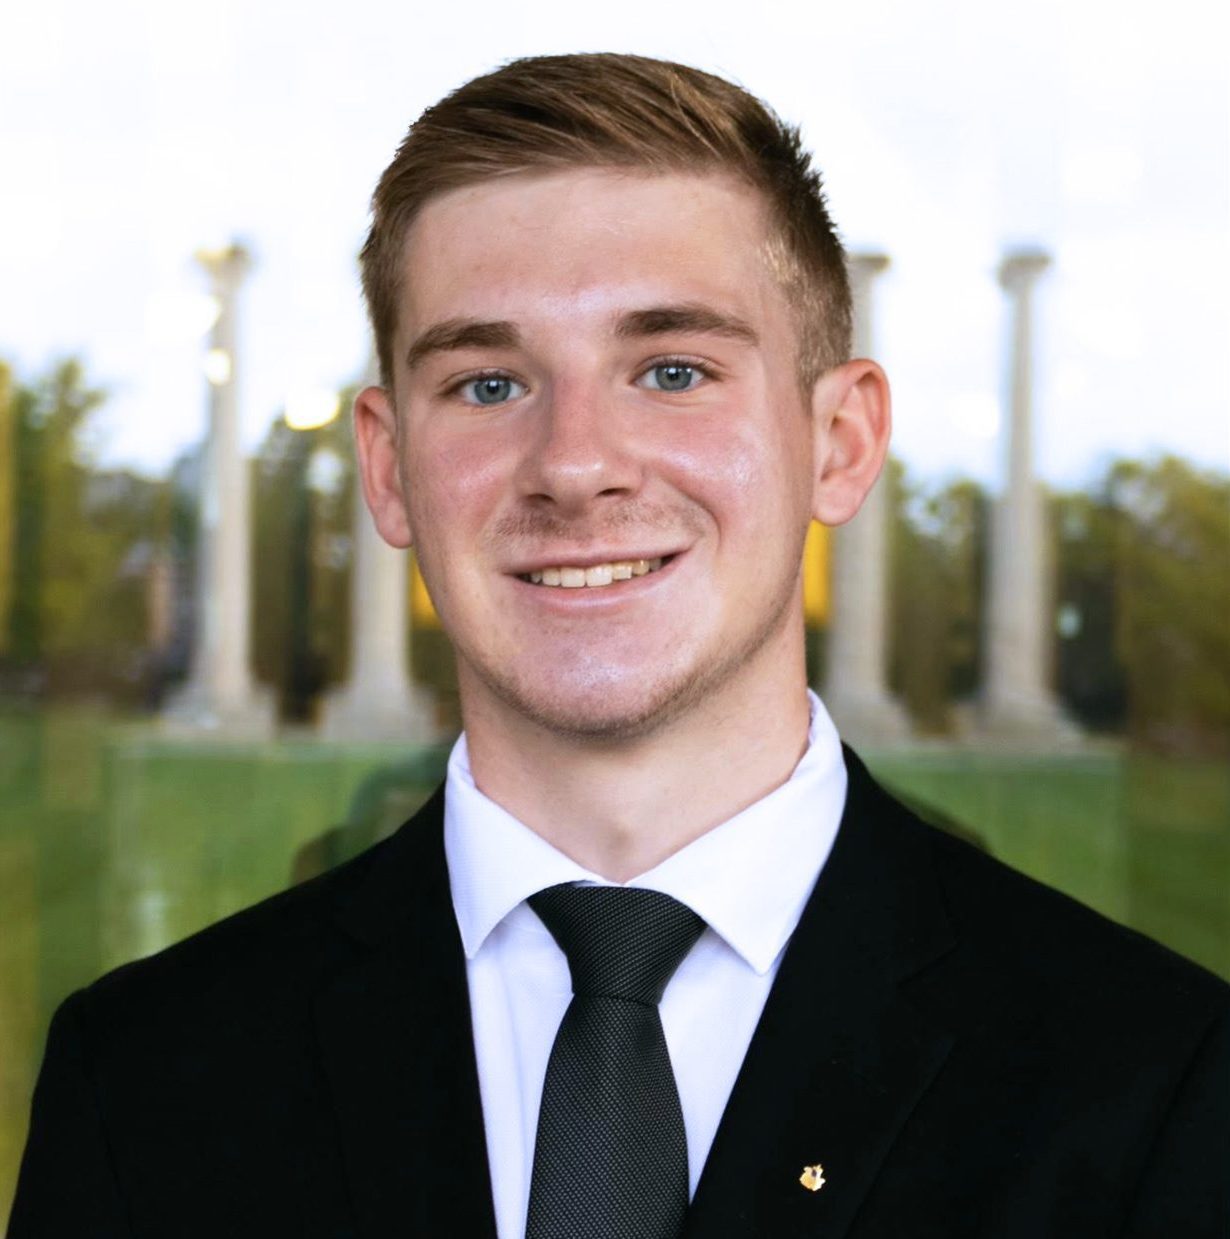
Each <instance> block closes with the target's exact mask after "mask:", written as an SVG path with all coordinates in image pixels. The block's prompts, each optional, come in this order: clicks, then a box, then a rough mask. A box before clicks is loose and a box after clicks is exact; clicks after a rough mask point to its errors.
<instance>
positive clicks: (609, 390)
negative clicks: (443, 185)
mask: <svg viewBox="0 0 1230 1239" xmlns="http://www.w3.org/2000/svg"><path fill="white" fill-rule="evenodd" d="M765 240H766V225H765V221H764V210H763V207H762V205H761V202H760V200H759V198H758V197H757V196H756V195H755V194H754V193H753V192H752V191H750V190H748V189H745V188H743V187H742V186H739V185H737V184H735V183H734V182H732V181H729V180H727V179H725V178H719V177H707V176H706V177H700V176H683V175H669V176H663V175H657V176H648V175H623V174H619V173H614V172H607V171H599V170H579V171H569V172H563V173H555V174H549V175H533V176H517V177H510V178H507V179H504V180H499V181H495V182H493V183H491V184H487V185H482V186H477V187H472V188H466V189H461V190H456V191H453V192H451V193H449V194H447V195H444V196H442V197H440V198H438V199H436V200H434V201H432V202H430V203H429V204H428V205H427V206H426V207H425V209H424V210H423V212H422V213H421V215H420V216H419V218H418V219H417V220H416V222H415V223H414V225H413V227H412V228H411V230H410V233H409V235H408V238H407V244H406V251H405V267H404V271H403V279H404V288H405V294H404V301H403V305H402V311H401V316H400V322H399V330H398V336H397V339H396V341H395V347H394V354H395V358H396V367H397V368H396V373H395V391H396V400H395V410H394V411H395V418H393V419H391V424H392V425H394V426H395V433H396V452H397V467H398V471H399V489H400V494H399V500H398V503H397V504H396V505H395V507H398V508H400V509H401V510H400V511H398V512H397V513H396V515H395V516H387V515H386V517H385V518H384V519H383V520H382V521H381V527H382V531H383V532H384V533H385V534H386V536H387V537H390V539H391V540H393V541H395V542H404V541H405V540H406V536H407V535H408V537H409V539H410V540H411V541H412V542H413V545H414V547H415V549H416V553H417V555H418V559H419V564H420V566H421V569H422V572H423V575H424V578H425V580H426V582H427V585H428V588H429V590H430V592H431V595H432V598H433V600H434V602H435V605H436V608H437V610H438V612H439V614H440V616H441V619H442V621H443V624H444V627H445V629H446V630H447V632H448V633H449V634H450V636H451V637H452V639H453V642H454V644H455V647H456V650H457V653H458V658H459V675H460V681H461V689H462V700H463V706H464V707H465V709H466V711H467V714H469V713H470V712H471V711H474V710H476V709H486V710H496V711H498V712H502V713H503V714H504V715H505V716H506V717H514V718H518V719H521V720H526V719H528V720H532V721H533V722H535V723H537V724H539V725H542V726H545V727H547V728H548V729H550V730H552V731H556V732H563V733H571V734H583V735H591V736H607V737H622V736H630V735H637V734H645V733H646V732H648V731H652V730H653V729H654V728H655V727H656V726H658V725H660V724H662V723H664V722H666V721H668V720H671V719H673V718H675V717H677V716H678V715H679V714H680V712H681V711H685V710H687V709H688V708H689V707H691V706H693V705H695V704H696V703H697V702H699V701H701V700H704V699H706V698H708V699H709V700H710V701H712V700H713V699H714V698H713V694H715V693H720V692H721V691H722V690H729V689H731V688H732V687H734V686H737V685H738V684H740V683H744V682H746V683H752V682H754V678H755V677H757V676H760V677H762V678H763V676H764V675H765V673H766V671H768V672H770V673H772V672H780V671H781V670H782V669H783V667H786V668H787V669H788V670H789V671H790V672H791V673H792V674H797V673H801V665H802V626H801V618H800V616H799V608H798V606H797V597H798V588H799V572H800V567H799V565H800V558H801V549H802V544H803V539H804V536H805V533H806V528H807V524H808V521H809V518H810V515H811V507H812V491H813V482H812V479H813V472H814V448H815V444H814V442H813V437H814V433H815V422H814V420H813V416H812V410H811V408H810V407H809V403H808V401H807V399H806V398H805V397H804V395H803V394H802V393H801V391H800V387H799V382H798V362H797V357H796V340H797V336H796V331H795V327H794V323H793V320H792V316H791V311H790V308H789V306H788V304H787V302H786V300H785V297H784V295H783V293H782V291H781V289H780V287H779V286H778V285H777V283H776V282H775V281H774V280H773V279H772V277H771V275H770V273H769V271H768V269H767V266H766V262H765V258H764V246H765ZM403 513H404V519H405V525H404V526H403V525H402V524H401V521H402V515H403ZM658 565H660V566H658ZM646 566H648V569H649V570H648V571H646ZM578 582H583V583H582V584H578ZM770 678H772V676H771V675H770ZM510 711H511V715H510V714H509V712H510Z"/></svg>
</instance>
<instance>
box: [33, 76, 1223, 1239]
mask: <svg viewBox="0 0 1230 1239" xmlns="http://www.w3.org/2000/svg"><path fill="white" fill-rule="evenodd" d="M363 264H364V284H365V290H366V293H367V297H368V302H369V307H370V310H371V315H372V321H373V325H374V328H375V332H376V339H377V343H378V349H379V354H380V361H381V369H382V376H383V377H382V386H381V387H378V388H376V387H373V388H368V389H367V390H365V391H364V392H362V393H361V394H360V396H359V398H358V400H357V403H356V408H355V417H356V431H357V442H358V450H359V459H360V463H361V467H362V476H363V486H364V491H365V494H366V496H367V500H368V503H369V505H370V507H371V510H372V513H373V516H374V519H375V521H376V523H377V526H378V527H379V529H380V532H381V533H382V534H383V535H384V537H385V538H386V539H387V540H388V541H389V542H391V543H392V544H393V545H394V546H398V547H409V546H413V547H414V548H415V551H416V554H417V555H418V558H419V562H420V564H421V566H422V570H423V573H424V576H425V579H426V581H427V583H428V585H429V587H430V590H431V593H432V597H433V599H434V601H435V604H436V607H437V609H438V611H439V613H440V616H441V618H442V621H443V623H444V626H445V628H446V629H447V631H448V632H449V634H450V636H451V637H452V639H453V642H454V644H455V647H456V651H457V660H458V677H459V685H460V690H461V702H462V712H463V718H464V723H465V734H464V736H463V738H462V739H461V740H460V741H459V742H458V745H457V747H456V749H455V750H454V752H453V755H452V758H451V761H450V766H449V773H448V780H447V783H446V785H445V787H444V789H443V791H442V793H440V794H437V796H436V797H435V798H434V799H433V800H432V801H431V802H430V803H429V804H428V805H427V806H426V807H425V808H424V809H423V810H422V811H421V812H420V813H419V814H418V815H417V816H416V817H415V818H414V819H413V820H412V821H411V822H410V823H409V824H408V825H407V826H405V827H404V828H403V829H402V830H401V831H400V832H399V833H398V834H397V835H396V836H395V837H394V838H393V839H391V840H390V841H388V842H387V843H384V844H382V845H380V846H378V847H377V848H375V849H373V850H372V851H371V852H369V853H367V854H366V855H364V856H363V857H361V858H360V859H359V860H357V861H356V862H354V863H352V864H350V865H348V866H346V867H344V868H343V869H341V870H338V871H335V872H334V873H332V874H329V875H326V876H325V877H324V878H322V879H318V880H316V881H315V882H312V883H309V884H307V885H306V886H304V887H300V888H297V889H295V890H293V891H291V892H288V893H287V894H285V895H283V896H281V897H279V898H277V899H274V900H272V901H270V902H268V903H266V904H263V905H261V906H259V907H258V908H255V909H253V910H251V911H249V912H247V913H244V914H242V915H240V916H238V917H235V918H232V919H231V920H229V921H227V922H224V923H223V924H221V925H219V926H215V927H214V928H213V929H212V930H209V931H207V932H206V933H204V934H201V935H198V936H197V937H195V938H193V939H190V940H189V941H188V942H186V943H183V944H181V945H180V946H178V947H176V948H173V949H172V950H170V951H167V952H164V953H163V954H161V955H159V956H156V957H154V958H153V959H150V960H146V961H143V962H141V963H138V964H135V965H132V966H130V967H128V968H126V969H122V970H120V972H118V973H116V974H113V975H112V976H110V977H108V978H104V979H103V980H102V981H100V982H98V983H97V984H96V985H94V986H92V987H90V988H89V989H88V990H85V991H83V992H82V993H79V994H77V995H74V996H73V997H72V998H70V999H69V1000H68V1002H67V1003H65V1005H64V1007H63V1008H62V1009H61V1011H60V1012H59V1014H58V1015H57V1018H56V1021H55V1023H54V1025H53V1028H52V1032H51V1036H50V1039H49V1046H48V1051H47V1058H46V1063H45V1066H44V1069H43V1073H42V1077H41V1079H40V1083H39V1087H38V1092H37V1095H36V1098H35V1105H34V1118H33V1124H32V1131H31V1137H30V1144H29V1149H28V1152H27V1157H26V1162H25V1165H24V1168H23V1174H22V1180H21V1185H20V1188H19V1192H18V1200H17V1205H16V1209H15V1213H14V1222H13V1232H12V1233H13V1235H14V1236H15V1237H16V1239H26V1237H27V1236H33V1235H70V1234H71V1235H76V1234H81V1235H86V1234H88V1235H91V1236H112V1235H117V1236H118V1235H125V1236H127V1235H134V1236H135V1235H172V1234H173V1235H191V1236H195V1235H201V1236H205V1235H209V1236H217V1235H222V1234H225V1235H312V1236H316V1235H321V1236H323V1235H330V1236H333V1235H366V1236H375V1235H437V1234H448V1235H460V1236H470V1235H475V1236H479V1235H481V1236H494V1235H498V1236H499V1239H516V1237H518V1236H521V1235H522V1234H526V1235H529V1236H531V1237H532V1239H548V1237H549V1239H565V1237H577V1236H595V1237H606V1236H627V1237H628V1239H633V1237H636V1239H659V1237H661V1239H666V1237H668V1236H670V1237H674V1236H678V1235H680V1234H686V1235H688V1236H696V1237H698V1239H699V1237H703V1236H714V1237H716V1236H772V1237H774V1239H777V1237H778V1236H786V1235H799V1236H803V1235H816V1236H821V1235H822V1236H826V1237H829V1239H833V1237H836V1236H844V1235H849V1236H859V1237H862V1239H871V1237H873V1236H885V1237H886V1236H894V1237H895V1236H901V1235H910V1236H916V1235H936V1236H941V1235H942V1236H953V1235H962V1236H995V1237H997V1239H999V1237H1003V1236H1039V1235H1064V1236H1068V1235H1071V1236H1082V1237H1083V1236H1094V1235H1128V1236H1145V1235H1166V1236H1175V1235H1210V1236H1212V1235H1216V1234H1222V1233H1224V1229H1225V1225H1226V1222H1227V1216H1228V1215H1227V1206H1226V1168H1227V1161H1226V1158H1227V1152H1228V1136H1227V1131H1228V1128H1230V1117H1228V1111H1230V1065H1228V1064H1230V1002H1228V1001H1227V989H1226V987H1225V986H1224V985H1222V984H1221V983H1220V982H1219V981H1217V980H1216V979H1214V978H1213V977H1211V976H1209V975H1207V974H1206V973H1204V972H1202V971H1201V970H1199V969H1197V968H1195V967H1194V966H1192V965H1189V964H1187V963H1185V962H1183V961H1181V960H1179V959H1177V958H1176V957H1174V956H1172V955H1170V954H1169V953H1167V952H1165V951H1163V950H1162V949H1161V948H1159V947H1156V946H1154V945H1153V944H1150V943H1148V942H1146V941H1144V940H1143V939H1140V938H1139V937H1137V936H1135V935H1133V934H1130V933H1128V932H1127V931H1124V930H1121V929H1119V928H1116V927H1114V926H1112V925H1110V924H1109V923H1107V922H1104V921H1102V920H1101V919H1099V918H1097V917H1095V916H1094V915H1093V914H1091V913H1089V912H1087V911H1085V910H1083V909H1081V908H1079V907H1078V906H1077V905H1075V904H1073V903H1071V902H1070V901H1068V900H1066V899H1064V898H1062V897H1060V896H1058V895H1055V894H1053V893H1051V892H1048V891H1046V890H1044V889H1043V888H1041V887H1038V886H1036V885H1035V884H1033V883H1031V882H1029V881H1028V880H1026V879H1024V878H1022V877H1020V876H1018V875H1015V874H1013V873H1012V872H1010V871H1008V870H1006V869H1004V868H1003V867H1001V866H999V865H997V864H996V863H995V862H993V861H991V860H989V859H987V858H986V857H984V856H982V855H980V854H979V853H977V852H975V851H973V850H972V849H970V848H968V847H967V846H966V845H964V844H962V843H959V842H957V841H955V840H952V839H950V838H948V837H947V836H943V835H940V834H938V833H936V832H935V831H933V830H932V829H930V828H929V827H927V826H925V825H923V824H922V823H921V822H919V821H918V820H917V819H915V818H914V817H913V816H912V815H911V814H910V813H908V812H907V811H906V810H905V809H904V808H902V807H901V806H900V805H897V804H896V803H895V802H893V801H892V800H891V799H890V798H889V797H888V796H886V795H885V794H884V793H883V792H882V791H881V790H879V788H877V787H876V785H875V784H874V783H873V782H872V780H871V779H870V777H869V776H868V775H867V773H866V771H865V770H864V769H863V767H862V766H861V764H860V763H859V762H858V760H857V758H856V757H854V755H853V754H851V753H849V752H846V753H844V754H843V751H842V749H841V747H840V745H839V743H838V741H837V738H836V735H835V733H834V730H833V727H832V724H831V723H830V722H829V720H828V718H827V716H826V714H825V712H824V708H823V705H822V704H821V703H820V702H819V701H818V700H817V699H816V698H814V697H811V696H809V694H808V691H807V686H806V680H805V674H804V659H803V621H802V613H801V607H800V602H799V595H800V561H801V553H802V546H803V540H804V536H805V533H806V529H807V526H808V523H809V521H810V520H811V519H813V518H815V519H818V520H820V521H822V522H824V523H826V524H829V525H839V524H841V523H842V522H843V521H846V520H848V519H849V518H850V517H851V516H853V515H854V513H855V512H856V511H857V509H858V507H859V504H860V502H861V501H862V499H863V498H864V496H865V495H866V494H867V492H868V490H869V489H870V487H871V485H872V484H873V482H874V481H875V478H876V475H877V473H878V472H879V469H880V466H881V464H882V462H883V459H884V454H885V450H886V445H887V441H888V434H889V397H888V388H887V384H886V381H885V378H884V375H883V373H882V372H881V370H880V369H879V367H878V366H877V365H876V364H875V363H874V362H871V361H867V360H849V359H848V350H849V293H848V290H847V287H846V282H845V274H844V268H843V262H842V254H841V250H840V247H839V245H838V243H837V241H836V239H835V236H834V233H833V229H832V226H831V224H830V221H829V219H828V216H827V213H826V210H825V207H824V202H823V199H822V196H821V193H820V185H819V180H818V178H817V176H816V175H815V174H814V173H813V172H812V171H811V170H810V168H809V165H808V160H807V157H806V156H805V155H804V154H803V153H802V152H801V150H800V148H799V145H798V141H797V135H796V134H795V133H794V132H793V131H791V130H789V129H787V128H785V127H784V126H782V125H781V124H780V123H779V122H778V121H777V120H776V118H774V117H773V116H772V115H771V114H770V113H768V112H767V111H766V110H765V109H764V108H763V106H762V105H760V104H759V103H757V102H756V101H755V100H753V99H751V98H750V97H749V96H747V95H746V94H745V93H743V92H742V91H740V90H738V89H736V88H735V87H733V86H731V85H729V84H728V83H725V82H723V81H721V80H719V79H717V78H714V77H711V76H709V75H706V74H702V73H699V72H696V71H695V70H691V69H686V68H683V67H680V66H677V65H671V64H665V63H662V62H656V61H650V60H644V59H639V58H635V57H623V56H578V57H550V58H540V59H535V60H529V61H522V62H517V63H514V64H512V65H510V66H508V67H506V68H505V69H502V70H500V71H499V72H497V73H495V74H492V75H490V76H488V77H485V78H480V79H478V80H476V81H474V82H471V83H469V84H468V85H467V86H465V87H462V88H461V89H460V90H459V91H458V92H456V93H455V94H454V95H452V96H450V97H449V98H447V99H445V100H444V101H443V102H442V103H440V104H438V105H437V106H436V107H435V108H433V109H431V110H429V111H428V112H427V113H426V114H425V115H424V116H423V117H422V118H421V119H420V120H419V121H418V122H417V124H416V125H415V126H414V127H413V128H412V129H411V131H410V134H409V135H408V137H407V139H406V141H405V143H404V144H403V146H402V148H401V149H400V151H399V152H398V154H397V157H396V158H395V160H394V162H393V164H392V165H391V166H390V168H389V169H388V170H387V171H386V173H385V175H384V177H383V179H382V180H381V182H380V185H379V187H378V189H377V191H376V195H375V200H374V212H373V224H372V230H371V234H370V237H369V239H368V242H367V245H366V247H365V249H364V253H363Z"/></svg>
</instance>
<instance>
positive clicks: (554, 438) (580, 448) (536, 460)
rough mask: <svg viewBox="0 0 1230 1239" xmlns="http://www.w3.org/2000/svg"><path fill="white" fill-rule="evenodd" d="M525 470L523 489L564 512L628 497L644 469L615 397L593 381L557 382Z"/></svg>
mask: <svg viewBox="0 0 1230 1239" xmlns="http://www.w3.org/2000/svg"><path fill="white" fill-rule="evenodd" d="M536 413H537V416H536V419H535V425H534V431H533V433H532V434H531V435H529V436H527V441H526V444H525V450H524V452H523V454H522V460H521V466H520V470H519V478H518V481H519V485H520V489H521V493H522V495H523V496H525V498H526V499H528V500H529V501H530V502H531V503H534V504H536V505H538V506H540V507H544V508H550V509H551V510H552V511H554V512H556V513H557V514H559V515H576V514H579V513H580V512H582V511H584V510H585V509H587V508H589V507H591V506H592V505H594V504H595V503H601V502H603V501H606V500H610V499H618V498H620V497H624V498H626V497H627V496H629V495H631V494H633V493H634V492H635V491H636V490H637V488H638V487H639V486H640V481H641V471H640V466H639V464H638V462H637V460H636V457H635V453H634V451H633V450H632V448H633V446H634V445H633V444H632V443H631V442H630V440H629V437H628V431H627V429H626V428H625V427H624V426H623V425H622V424H621V422H622V419H621V417H620V410H619V409H618V408H617V407H616V405H615V402H614V401H612V400H609V399H606V400H604V399H603V395H602V393H601V391H600V390H598V389H597V388H596V387H594V386H591V385H590V384H575V385H572V384H563V383H561V384H557V385H556V387H555V389H554V390H553V391H552V392H551V394H550V396H549V398H546V399H544V400H543V401H542V403H541V404H540V405H539V407H538V409H537V410H536Z"/></svg>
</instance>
